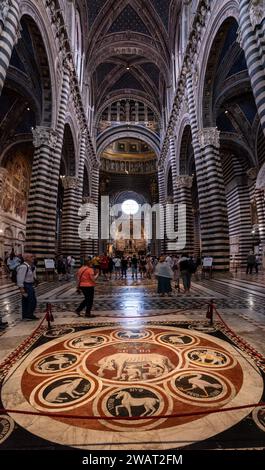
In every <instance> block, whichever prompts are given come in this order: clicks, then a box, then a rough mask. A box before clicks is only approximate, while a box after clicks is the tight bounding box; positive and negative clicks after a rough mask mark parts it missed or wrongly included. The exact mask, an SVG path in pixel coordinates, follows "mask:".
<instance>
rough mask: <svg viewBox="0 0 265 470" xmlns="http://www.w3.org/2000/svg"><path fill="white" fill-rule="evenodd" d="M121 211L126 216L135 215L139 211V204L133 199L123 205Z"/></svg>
mask: <svg viewBox="0 0 265 470" xmlns="http://www.w3.org/2000/svg"><path fill="white" fill-rule="evenodd" d="M121 210H122V212H123V213H124V214H126V215H135V214H137V212H138V210H139V204H138V203H137V202H136V201H134V200H133V199H127V200H126V201H124V202H123V203H122V206H121Z"/></svg>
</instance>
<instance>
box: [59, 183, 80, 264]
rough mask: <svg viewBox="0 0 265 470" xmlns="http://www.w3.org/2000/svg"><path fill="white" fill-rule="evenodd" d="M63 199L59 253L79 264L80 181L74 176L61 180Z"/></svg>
mask: <svg viewBox="0 0 265 470" xmlns="http://www.w3.org/2000/svg"><path fill="white" fill-rule="evenodd" d="M63 187H64V199H63V213H62V229H61V234H62V235H61V237H62V238H61V240H62V241H61V251H62V253H63V255H65V256H69V255H71V256H73V257H74V258H75V260H76V262H77V264H79V261H80V239H79V234H78V227H79V223H80V220H81V219H80V217H79V215H78V210H79V207H80V205H81V203H82V198H81V197H80V193H81V189H82V188H81V181H80V179H79V178H76V177H74V176H66V177H65V178H63Z"/></svg>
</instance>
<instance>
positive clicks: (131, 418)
mask: <svg viewBox="0 0 265 470" xmlns="http://www.w3.org/2000/svg"><path fill="white" fill-rule="evenodd" d="M264 406H265V402H264V403H251V404H249V405H241V406H232V407H230V408H223V409H221V408H218V409H217V410H212V409H209V410H200V411H193V412H190V413H176V414H172V415H159V416H157V415H156V416H83V415H76V414H74V415H72V414H61V413H43V412H36V411H21V410H13V409H5V408H2V409H1V408H0V413H1V414H8V413H14V414H22V415H29V416H39V417H42V416H43V417H48V418H63V419H83V420H95V419H100V420H105V421H121V420H122V421H124V420H125V421H139V420H150V419H151V420H159V419H173V418H174V419H176V418H187V417H191V416H199V415H208V414H216V413H224V412H227V411H237V410H243V409H247V408H263V407H264Z"/></svg>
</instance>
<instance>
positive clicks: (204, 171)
mask: <svg viewBox="0 0 265 470" xmlns="http://www.w3.org/2000/svg"><path fill="white" fill-rule="evenodd" d="M186 77H187V88H186V89H187V99H188V108H189V116H190V125H191V133H192V146H193V150H194V158H195V167H196V177H197V186H198V198H199V211H200V225H201V227H200V232H201V245H202V255H203V256H212V257H214V265H213V269H214V270H215V271H228V270H229V238H228V216H227V208H226V200H225V191H224V181H223V175H222V167H221V161H220V155H219V146H220V143H219V138H218V135H217V133H216V132H217V129H216V128H214V129H204V130H203V131H200V132H199V129H198V123H197V113H196V102H195V98H194V91H193V76H192V74H191V72H190V71H187V75H186ZM219 201H220V202H219Z"/></svg>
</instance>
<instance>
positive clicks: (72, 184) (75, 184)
mask: <svg viewBox="0 0 265 470" xmlns="http://www.w3.org/2000/svg"><path fill="white" fill-rule="evenodd" d="M62 183H63V187H64V189H79V188H80V187H81V186H82V182H81V181H80V179H79V178H77V177H76V176H64V177H63V178H62Z"/></svg>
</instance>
